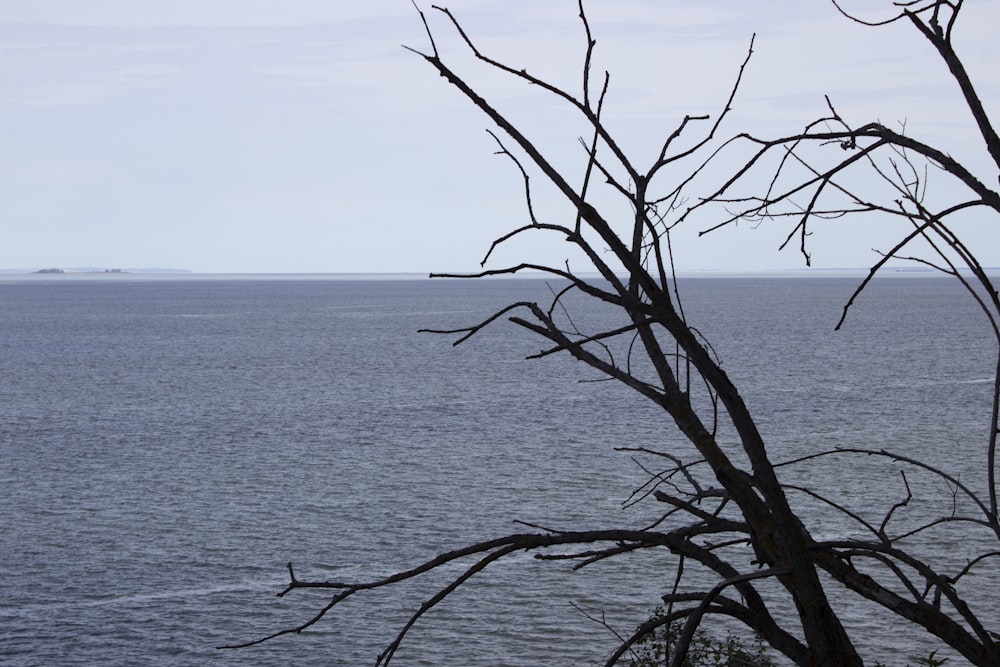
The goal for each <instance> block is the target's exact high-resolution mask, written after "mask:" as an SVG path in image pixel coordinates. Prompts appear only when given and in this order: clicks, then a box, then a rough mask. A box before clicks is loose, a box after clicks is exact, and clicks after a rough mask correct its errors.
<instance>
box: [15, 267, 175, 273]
mask: <svg viewBox="0 0 1000 667" xmlns="http://www.w3.org/2000/svg"><path fill="white" fill-rule="evenodd" d="M94 273H101V274H105V273H106V274H130V273H143V274H157V273H169V274H177V273H191V271H190V269H164V268H127V269H118V268H114V269H109V268H103V267H93V266H86V267H73V268H59V267H49V268H43V269H38V268H21V269H0V274H8V275H9V274H45V275H76V274H94Z"/></svg>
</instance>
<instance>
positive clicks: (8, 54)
mask: <svg viewBox="0 0 1000 667" xmlns="http://www.w3.org/2000/svg"><path fill="white" fill-rule="evenodd" d="M844 4H845V6H846V7H848V8H851V9H855V10H857V11H858V12H859V13H863V14H864V16H865V17H866V18H869V19H877V18H882V17H885V16H887V15H888V14H889V13H890V12H891V8H890V3H888V2H885V3H883V2H879V1H876V0H852V1H850V2H846V3H844ZM418 5H420V7H421V8H422V9H424V10H425V11H426V13H427V18H428V20H429V21H430V25H431V29H432V31H433V33H434V37H435V43H436V44H437V47H438V49H439V50H440V52H441V54H442V56H443V57H444V58H445V59H446V61H448V62H450V63H454V64H455V66H456V67H458V68H460V71H461V72H462V73H463V74H464V75H465V76H466V77H467V79H468V80H469V81H470V83H473V84H474V85H477V86H481V88H482V90H483V91H484V92H485V93H486V94H487V95H488V96H489V99H490V100H491V101H492V102H493V103H494V104H495V105H496V106H497V107H498V108H499V109H501V110H502V111H503V112H504V113H507V114H509V115H510V117H511V118H513V119H515V120H516V121H517V122H518V123H519V124H520V125H521V126H523V127H524V128H525V130H526V132H527V133H528V134H529V136H531V137H533V138H535V139H536V140H537V141H538V142H539V145H540V146H543V147H544V148H543V150H545V151H546V154H547V155H550V156H551V157H552V160H553V162H554V163H556V164H557V165H559V166H560V168H561V169H563V170H564V171H565V172H566V173H568V174H569V175H570V176H571V180H572V178H578V176H577V175H579V174H582V167H583V161H582V157H581V150H580V148H579V144H578V142H577V138H578V137H579V136H581V134H582V133H583V132H584V130H583V129H582V126H581V125H580V124H579V115H578V114H576V113H575V112H573V111H572V110H571V109H568V108H567V107H566V106H565V105H560V104H559V103H558V102H557V101H556V100H553V99H552V98H551V97H548V96H546V95H545V94H544V93H543V92H542V91H541V90H540V89H539V88H537V87H531V86H527V85H525V84H524V83H523V82H521V81H517V80H514V79H511V78H510V77H498V76H496V74H495V73H494V72H491V71H489V70H488V69H487V68H484V67H482V66H476V64H475V63H474V62H470V61H469V58H468V52H467V49H466V48H465V47H464V45H463V44H462V42H461V41H460V39H459V38H458V37H457V36H456V34H455V31H454V30H453V29H451V27H450V25H449V24H448V23H447V21H446V20H444V17H443V16H442V15H441V14H440V13H439V12H434V11H432V10H431V9H430V5H429V3H426V2H421V1H419V0H418ZM447 6H448V7H449V8H450V9H451V10H452V11H453V12H454V14H455V16H456V17H457V18H458V19H459V20H460V21H461V22H462V24H463V26H464V27H465V29H466V31H467V32H468V34H469V35H470V36H471V37H472V38H473V39H474V40H475V41H476V43H477V44H478V45H479V46H480V47H481V48H482V50H484V51H485V52H486V53H488V54H490V55H492V56H495V57H497V58H498V59H501V60H504V61H505V62H508V63H509V64H511V65H513V66H515V67H517V68H521V67H526V68H528V70H529V71H531V72H532V73H534V74H538V75H540V76H543V77H546V78H549V79H550V80H552V81H553V82H555V83H557V84H559V85H561V86H564V87H566V88H567V89H569V90H572V91H578V90H579V89H580V80H581V62H582V56H583V51H584V48H583V47H584V45H585V41H584V36H583V33H582V29H581V22H580V21H579V19H578V16H577V14H578V12H577V4H576V0H544V1H543V2H540V1H538V0H504V1H503V2H499V1H496V0H493V1H488V0H453V1H452V2H450V3H448V5H447ZM585 7H586V11H587V15H588V18H589V21H590V25H591V29H592V31H593V36H594V38H595V39H596V40H597V47H596V53H595V62H594V71H595V72H596V73H597V75H598V76H600V73H601V72H603V71H605V70H607V71H609V72H610V74H611V86H610V92H609V95H608V101H607V103H606V107H605V112H604V114H605V115H604V117H605V118H606V119H607V121H608V123H609V127H612V128H613V131H615V132H616V133H618V134H619V136H620V137H621V141H622V143H623V145H624V146H625V147H626V149H627V150H628V151H630V152H631V153H633V155H635V156H636V160H637V162H639V163H642V164H646V163H648V161H649V160H650V159H652V156H653V154H654V153H655V152H656V151H655V150H653V151H651V147H652V148H656V149H658V147H659V145H660V143H662V141H663V139H664V138H665V137H666V136H667V135H668V134H669V132H670V131H672V129H673V128H674V127H675V126H676V125H677V123H678V122H679V120H680V119H681V118H682V117H683V116H684V115H685V114H688V113H691V114H701V113H709V114H712V115H713V117H714V115H715V114H717V113H718V111H719V110H720V109H721V107H722V105H723V104H724V102H725V98H726V97H727V96H728V93H729V89H730V86H731V85H732V82H733V80H734V77H735V75H736V73H737V71H738V69H739V65H740V63H741V62H742V61H743V59H744V57H745V55H746V53H747V49H748V47H749V44H750V39H751V36H752V35H754V34H756V37H755V42H754V54H753V57H752V59H751V61H750V64H749V65H748V68H747V72H746V75H745V78H744V81H743V83H742V86H741V89H740V92H739V94H738V96H737V98H736V101H735V103H734V106H733V111H732V112H731V114H730V115H729V116H728V117H727V119H726V122H725V123H724V124H723V126H722V128H721V129H720V135H725V136H731V135H734V134H736V133H738V132H740V131H742V130H744V129H752V130H753V131H755V132H760V133H763V134H767V133H771V134H773V135H782V134H789V133H791V132H793V131H795V130H797V129H799V128H800V127H802V126H803V125H804V124H805V123H807V122H808V121H810V120H812V119H813V118H815V117H818V116H820V115H822V114H823V113H824V111H825V102H824V97H823V96H824V95H825V94H828V95H829V96H830V97H831V99H832V100H833V101H834V103H835V105H836V106H837V109H838V111H839V112H840V113H841V115H843V116H844V117H845V118H849V119H850V120H852V121H856V122H858V123H861V122H864V121H868V120H873V119H879V120H881V121H883V122H885V123H886V124H889V125H893V124H895V123H898V122H901V121H905V122H906V127H907V131H908V132H909V133H910V134H912V135H914V136H917V137H920V138H923V139H926V140H927V141H928V142H929V143H932V144H937V145H941V146H943V147H944V148H945V149H946V150H947V151H948V152H951V153H952V154H953V155H955V156H956V157H961V158H962V159H965V160H967V161H968V163H969V164H970V165H972V166H974V167H982V168H984V169H985V167H986V166H987V165H988V163H987V162H986V161H985V157H984V154H983V152H982V150H981V148H980V147H979V145H978V144H977V143H976V142H975V136H974V135H973V133H972V132H971V126H970V123H969V119H968V114H967V112H966V111H965V110H964V109H963V108H962V107H961V105H960V104H958V97H957V95H956V92H957V91H956V88H955V85H954V83H953V82H952V81H951V80H950V79H949V77H948V74H947V71H946V70H945V68H944V66H943V65H942V64H941V63H940V62H939V61H938V60H936V58H935V57H934V54H933V53H932V50H931V48H930V46H929V45H928V44H926V43H925V42H924V41H923V40H922V39H921V38H920V37H919V36H918V35H917V34H916V33H915V31H914V30H913V28H912V27H909V26H906V25H901V24H900V25H893V26H889V27H883V28H866V27H863V26H859V25H856V24H852V23H850V22H849V21H847V20H846V19H844V18H843V17H842V16H841V15H840V14H839V13H838V12H837V11H836V9H835V8H834V7H833V5H832V4H830V2H829V1H828V0H775V1H773V2H768V3H748V2H745V0H704V1H703V2H699V3H691V2H682V1H680V0H588V1H587V2H586V3H585ZM997 24H1000V1H998V0H981V1H970V2H968V3H966V7H965V9H964V13H963V16H962V19H961V20H960V23H959V26H958V28H957V31H958V32H957V37H956V42H957V43H958V45H959V48H960V54H961V55H962V56H963V58H964V60H965V62H966V65H967V67H968V68H969V69H970V71H971V72H972V74H973V76H974V77H975V78H976V80H977V82H978V83H979V85H980V93H981V95H982V97H983V98H984V101H985V102H986V105H987V108H990V109H995V108H996V107H997V103H998V102H1000V74H998V71H997V68H996V67H995V64H996V55H995V53H996V52H995V47H994V43H995V37H994V35H993V31H994V29H995V26H996V25H997ZM403 45H406V46H409V47H412V48H413V49H417V50H420V51H424V52H427V51H429V49H430V46H429V41H428V37H427V34H426V32H425V30H424V26H423V23H422V22H421V19H420V16H419V15H418V13H417V10H416V9H415V7H414V5H413V3H412V2H410V0H370V1H367V2H347V1H345V0H142V1H141V2H137V1H136V0H0V136H2V140H0V147H2V149H0V230H2V241H0V268H46V267H60V268H70V267H104V268H143V267H163V268H180V269H188V270H191V271H194V272H205V273H359V272H375V273H384V272H414V273H425V272H430V271H473V270H477V269H478V268H479V263H480V260H481V259H482V257H483V255H484V253H485V251H486V250H487V248H488V247H489V245H490V242H491V241H492V240H493V239H494V238H496V237H498V236H500V235H502V234H503V233H504V232H506V231H507V230H509V229H512V228H514V227H517V226H519V225H521V224H523V223H524V222H526V220H527V218H526V207H525V203H524V198H523V182H522V180H521V176H520V174H519V173H518V172H517V171H516V167H515V166H514V165H513V163H512V162H511V161H510V160H507V159H505V158H503V157H502V156H497V155H495V154H494V153H495V152H496V150H497V145H496V143H495V142H494V140H493V139H492V138H491V137H490V135H489V134H488V133H487V131H486V130H487V129H489V128H491V127H492V126H491V124H490V121H489V119H488V118H486V117H485V116H484V115H483V114H482V113H481V112H480V111H479V110H478V109H476V108H475V107H473V106H472V105H471V104H470V103H469V102H468V101H467V100H465V99H464V98H463V97H461V95H460V94H458V93H457V92H456V90H455V89H454V88H452V87H451V86H449V85H448V84H447V83H446V82H445V81H444V80H443V79H442V78H441V77H439V76H437V74H436V72H435V71H434V70H433V69H432V68H431V67H430V65H429V64H428V63H426V62H425V61H424V60H423V59H422V58H421V57H420V56H419V55H417V54H415V53H413V52H412V51H409V50H407V49H405V48H403ZM984 173H985V174H987V176H988V177H989V178H988V180H987V182H989V183H993V182H994V181H993V178H994V176H992V174H995V169H994V170H993V171H990V170H988V169H985V171H984ZM933 183H934V182H932V185H933ZM944 187H947V186H946V184H945V185H944ZM608 196H610V195H608ZM535 197H536V203H537V205H538V210H539V212H540V214H542V215H543V216H547V217H546V220H551V221H553V222H565V221H566V220H567V218H566V215H567V214H566V211H565V209H564V208H560V206H559V204H558V203H557V201H556V199H555V198H554V197H553V196H552V195H551V194H549V193H547V192H546V191H545V190H544V189H543V188H542V186H541V183H540V181H538V185H537V186H536V189H535ZM716 215H718V214H716ZM712 221H713V220H712V219H711V218H710V217H709V218H703V219H700V220H694V221H691V222H690V224H688V223H685V226H683V227H679V228H678V230H677V232H676V234H675V237H674V252H675V257H676V261H677V264H678V268H680V269H681V270H709V271H747V270H773V269H784V268H800V267H802V266H803V260H802V257H801V255H799V254H798V253H797V252H796V251H795V249H794V248H792V249H786V250H784V251H780V252H779V251H778V245H779V244H780V241H781V240H782V239H783V238H784V235H785V233H786V232H787V230H782V229H781V228H778V227H777V226H774V225H772V226H770V227H767V226H759V227H757V228H752V227H751V226H750V225H746V224H743V225H741V226H739V227H738V228H736V229H726V230H722V231H721V232H716V233H713V234H709V235H706V236H702V237H699V236H698V235H697V234H696V232H698V231H700V229H703V228H704V227H706V226H709V225H711V223H712ZM977 222H978V221H970V222H969V225H970V227H969V229H970V232H969V233H970V235H971V236H970V238H971V239H972V241H973V244H974V247H976V248H978V249H980V250H981V259H982V261H983V262H984V263H986V264H989V265H994V266H997V265H1000V243H998V241H1000V233H998V232H996V231H994V230H992V229H990V228H989V224H977ZM990 224H995V223H992V222H991V223H990ZM816 231H817V233H816V238H815V239H814V250H813V263H814V265H815V266H817V267H858V266H867V265H868V264H869V263H871V262H872V261H874V259H875V258H876V256H875V255H874V253H873V252H872V248H881V249H887V248H888V247H889V244H891V240H892V238H893V237H892V236H891V234H892V232H891V231H887V230H884V229H882V226H881V225H880V224H879V222H878V221H877V220H873V219H868V220H865V221H858V222H853V223H848V222H844V223H842V224H841V223H838V224H827V225H826V226H822V225H819V224H817V229H816ZM526 241H528V242H527V243H524V244H521V245H517V244H510V246H511V247H509V248H506V247H505V248H503V249H502V250H501V251H500V252H498V253H496V255H495V256H494V259H493V261H491V263H490V266H491V267H499V266H502V265H504V264H505V263H508V262H515V261H519V260H520V259H521V258H526V257H530V258H531V259H533V260H540V261H548V262H554V263H556V264H561V263H562V262H563V261H564V259H567V258H568V255H567V253H568V252H569V251H568V250H567V245H566V243H565V242H564V241H562V240H561V239H558V238H555V237H544V236H542V235H534V236H532V237H531V238H530V239H526ZM574 261H575V260H574Z"/></svg>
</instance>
